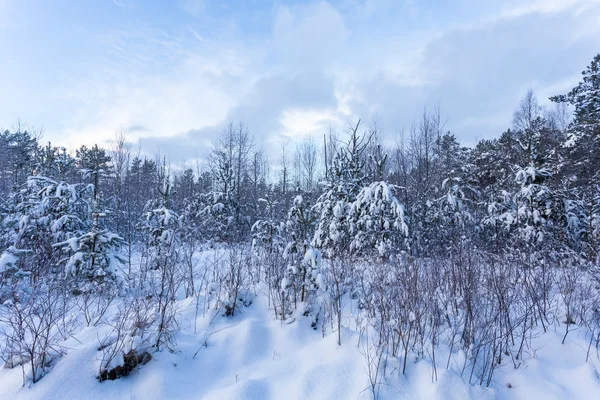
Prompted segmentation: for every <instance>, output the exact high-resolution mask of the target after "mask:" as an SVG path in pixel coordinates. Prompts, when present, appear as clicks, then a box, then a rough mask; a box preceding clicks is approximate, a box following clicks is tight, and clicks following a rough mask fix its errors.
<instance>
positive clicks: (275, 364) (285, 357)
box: [0, 287, 600, 400]
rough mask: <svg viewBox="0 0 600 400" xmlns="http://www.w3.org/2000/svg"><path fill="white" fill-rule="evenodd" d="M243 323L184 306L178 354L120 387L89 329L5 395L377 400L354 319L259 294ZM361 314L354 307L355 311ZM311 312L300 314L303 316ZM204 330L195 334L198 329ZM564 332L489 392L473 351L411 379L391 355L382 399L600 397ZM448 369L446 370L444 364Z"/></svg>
mask: <svg viewBox="0 0 600 400" xmlns="http://www.w3.org/2000/svg"><path fill="white" fill-rule="evenodd" d="M258 289H259V290H257V293H259V294H258V296H257V297H256V298H255V299H254V301H253V303H252V305H251V306H249V307H246V308H243V309H242V312H241V313H240V314H239V315H238V316H236V317H234V318H225V317H222V316H221V315H220V314H218V313H215V312H214V311H213V312H209V313H207V315H206V316H204V317H202V315H200V316H198V318H197V319H196V317H195V304H194V301H193V300H192V299H187V300H181V301H180V302H179V303H180V304H179V307H180V310H181V312H182V315H181V318H180V324H181V328H182V329H181V331H180V332H179V334H178V336H177V341H178V349H177V351H176V352H174V353H170V352H168V351H162V352H158V353H153V354H152V356H153V358H152V360H151V361H150V362H149V363H148V364H146V365H144V366H142V367H140V368H138V369H137V370H135V371H134V373H133V374H132V375H131V376H129V377H127V378H122V379H119V380H116V381H106V382H102V383H100V382H98V381H97V380H96V379H95V376H96V375H97V373H98V370H97V368H98V364H99V361H100V357H101V352H99V351H98V350H97V347H98V338H99V337H104V336H103V335H104V334H106V327H102V326H100V327H96V328H93V327H88V328H85V329H83V330H82V331H81V332H80V333H78V334H77V335H76V336H75V338H72V339H69V340H68V341H67V342H66V343H65V346H66V347H68V348H69V352H68V354H67V355H65V356H63V357H62V358H61V359H60V360H59V361H58V362H57V363H56V365H55V366H54V367H53V369H52V370H51V371H50V372H49V373H48V375H46V376H45V377H44V378H42V379H41V380H40V381H39V382H38V383H36V384H35V385H33V386H31V387H28V386H26V387H22V380H21V379H22V376H21V371H20V369H19V368H14V369H2V370H0V398H2V399H15V400H19V399H33V400H35V399H48V400H55V399H56V400H58V399H96V398H102V399H106V400H113V399H123V398H128V399H144V400H153V399H157V400H158V399H187V398H196V399H279V398H286V399H370V398H371V394H370V389H369V382H368V378H367V375H366V372H365V371H366V369H365V368H366V364H365V358H364V342H363V343H362V344H359V335H358V333H357V331H356V330H355V329H349V328H347V327H345V326H346V325H347V326H351V325H352V324H351V318H349V317H350V316H349V315H346V316H345V317H344V321H345V322H344V325H345V326H343V327H342V344H341V346H338V345H337V343H336V336H337V334H333V333H331V332H329V331H328V333H327V334H326V335H325V337H324V338H323V337H322V332H321V329H320V328H319V329H317V330H314V329H312V328H311V319H310V318H306V317H303V316H302V315H301V314H299V313H296V315H295V320H293V322H291V323H289V324H287V323H283V322H282V321H279V320H274V319H273V314H272V310H270V309H269V304H268V300H267V297H266V296H264V295H262V294H260V293H261V291H262V290H264V288H260V287H259V288H258ZM349 308H352V307H349ZM301 311H302V308H300V310H299V312H301ZM195 325H196V327H197V329H196V332H197V333H194V326H195ZM560 329H561V328H560V327H556V331H555V330H551V331H550V332H548V333H545V334H541V333H539V332H538V337H537V338H535V339H534V346H533V347H532V348H533V349H535V350H533V352H532V353H531V354H528V355H527V357H526V358H525V359H524V361H522V364H521V365H520V367H519V368H518V369H514V368H513V366H512V364H511V363H503V365H502V366H501V367H499V369H498V372H497V374H495V375H494V379H493V381H492V384H491V386H490V387H489V388H485V387H481V386H479V385H469V384H468V383H467V379H465V378H461V376H460V370H461V368H462V362H463V361H464V354H461V353H458V354H455V356H454V357H452V359H451V362H450V368H449V369H448V370H447V369H446V368H445V360H446V359H447V357H448V349H447V348H444V347H440V349H439V359H440V360H442V359H443V360H444V362H439V365H438V366H437V373H438V379H437V381H432V365H431V363H430V362H427V361H423V360H421V359H420V358H418V357H416V355H414V354H412V355H410V356H409V360H408V367H407V374H406V376H403V375H402V374H401V373H400V372H399V371H401V365H400V363H401V359H400V358H398V359H392V358H390V359H388V361H387V363H386V365H385V369H386V378H385V379H384V380H383V381H382V384H381V385H380V386H379V397H378V398H380V399H398V398H410V399H433V400H435V399H544V400H550V399H596V398H597V393H599V392H600V380H599V378H598V368H599V367H600V361H599V360H598V359H597V358H596V357H595V356H592V357H590V361H589V362H586V361H585V358H586V357H585V355H586V348H587V346H586V340H585V338H584V336H585V335H584V334H579V335H578V334H577V333H576V332H572V334H571V335H570V336H569V337H568V338H567V341H566V342H565V344H564V345H561V339H562V337H561V333H560ZM442 364H444V365H442Z"/></svg>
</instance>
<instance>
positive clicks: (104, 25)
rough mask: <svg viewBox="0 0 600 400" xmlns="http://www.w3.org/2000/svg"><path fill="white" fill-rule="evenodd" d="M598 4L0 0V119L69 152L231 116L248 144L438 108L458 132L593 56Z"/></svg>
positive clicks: (154, 138)
mask: <svg viewBox="0 0 600 400" xmlns="http://www.w3.org/2000/svg"><path fill="white" fill-rule="evenodd" d="M599 37H600V1H596V0H582V1H577V0H539V1H538V0H504V1H499V0H486V1H480V0H454V1H451V0H421V1H419V0H337V1H333V0H331V1H328V2H327V1H287V0H279V1H267V0H254V1H242V0H236V1H216V0H214V1H211V0H180V1H158V0H156V1H150V0H96V1H92V0H86V1H74V0H55V1H46V0H0V127H4V128H10V127H11V126H12V125H13V124H14V123H15V121H17V120H18V119H20V120H22V121H25V122H27V123H29V124H33V125H35V126H37V127H43V128H44V138H45V139H47V140H51V141H52V142H53V143H56V144H61V145H66V146H69V147H71V148H73V147H75V146H78V145H80V144H82V143H89V144H91V143H96V142H97V143H105V142H106V141H107V140H110V139H112V138H114V136H115V132H117V131H123V132H125V134H126V137H127V139H128V140H129V141H131V142H135V143H137V142H141V145H142V148H143V149H144V150H146V151H148V152H153V151H156V149H157V148H160V150H161V152H163V153H167V154H168V155H169V157H170V158H171V161H173V162H180V161H184V160H188V159H190V158H192V157H194V156H195V155H198V154H202V153H204V152H205V151H206V148H207V147H208V146H209V144H210V142H211V141H212V140H213V139H214V138H215V137H216V136H217V135H218V134H219V132H220V131H221V130H222V129H223V126H224V125H225V124H226V123H227V121H231V120H233V121H239V120H242V121H244V122H245V123H246V125H247V126H248V127H249V129H250V130H251V131H252V132H253V133H254V135H255V137H256V140H257V142H258V143H260V144H262V145H263V146H265V147H266V148H267V149H269V148H274V147H275V143H278V142H279V141H280V140H281V138H282V137H285V136H287V137H291V138H302V137H305V136H308V135H313V136H318V135H321V134H322V133H323V132H324V131H326V130H327V129H328V127H329V126H330V125H334V126H338V127H340V128H344V127H345V126H347V124H349V123H351V122H355V121H356V120H357V119H358V118H362V119H363V120H367V121H368V120H371V119H372V118H377V120H378V122H379V124H380V126H382V127H383V129H384V131H385V132H386V133H387V134H388V135H390V136H391V135H393V134H394V133H395V132H397V131H398V130H399V129H402V128H403V127H404V128H406V127H409V126H410V124H411V123H412V121H413V120H414V119H415V117H418V115H419V114H420V113H422V111H423V107H424V106H429V107H431V106H436V105H439V106H440V107H441V109H442V111H443V113H444V114H445V115H446V116H447V117H448V123H447V125H446V127H447V128H449V129H450V130H451V131H452V132H453V133H455V134H456V135H457V136H458V137H459V138H460V139H461V140H463V142H465V143H473V142H474V141H476V140H478V139H482V138H488V137H493V136H496V135H498V134H499V133H500V132H501V131H502V130H503V129H505V128H506V127H508V126H509V125H510V121H511V114H512V110H513V109H514V108H515V106H516V104H517V102H518V101H519V99H520V98H521V97H522V96H523V95H524V94H525V92H526V91H527V89H528V88H532V89H533V90H534V91H535V92H536V93H537V94H538V96H539V97H540V98H542V99H545V98H547V97H548V96H550V95H553V94H557V93H563V92H565V91H567V90H568V89H569V88H571V87H572V86H573V85H574V84H575V83H576V82H577V81H578V79H579V75H580V72H581V71H582V70H583V69H584V67H585V66H586V65H587V64H588V63H589V62H590V61H591V59H592V58H593V56H594V55H595V54H597V53H598V52H600V40H599V39H598V38H599Z"/></svg>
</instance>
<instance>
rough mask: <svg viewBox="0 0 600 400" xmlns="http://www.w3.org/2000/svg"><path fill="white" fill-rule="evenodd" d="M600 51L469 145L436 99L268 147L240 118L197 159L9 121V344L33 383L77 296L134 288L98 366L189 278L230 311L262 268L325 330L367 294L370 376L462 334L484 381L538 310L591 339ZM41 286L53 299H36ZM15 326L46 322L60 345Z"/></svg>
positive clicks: (1, 293)
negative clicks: (206, 256) (416, 112)
mask: <svg viewBox="0 0 600 400" xmlns="http://www.w3.org/2000/svg"><path fill="white" fill-rule="evenodd" d="M599 66H600V55H598V56H596V57H595V58H594V60H593V61H592V63H591V64H590V65H589V66H588V67H587V68H586V70H585V71H583V78H582V81H581V82H580V83H579V84H578V85H577V86H576V87H575V88H573V90H571V91H570V92H569V93H568V94H566V95H559V96H555V97H552V98H551V100H552V101H553V102H554V103H555V104H556V107H555V108H553V109H552V110H548V109H546V108H544V107H542V106H541V105H540V104H539V102H538V99H537V98H536V96H535V95H534V94H533V93H532V92H529V93H528V94H527V95H526V96H525V97H524V98H523V99H522V101H521V102H520V103H519V104H518V106H517V108H516V111H515V113H514V119H513V123H512V127H511V128H510V129H508V130H507V131H505V132H504V133H502V134H501V135H500V137H499V138H497V139H492V140H482V141H480V142H478V143H477V144H476V145H475V146H473V147H471V148H469V147H465V146H463V145H461V144H460V142H459V141H458V140H457V139H456V137H455V136H454V135H453V134H452V133H450V132H448V131H446V130H445V129H444V121H443V116H442V113H441V112H440V111H439V110H437V109H436V110H433V111H427V110H426V111H424V113H423V115H422V116H421V117H420V118H419V119H418V120H417V121H416V122H415V123H414V124H413V125H412V126H411V128H410V129H409V130H408V131H405V132H401V133H399V134H397V135H396V136H395V141H396V145H394V146H389V145H386V142H385V141H384V137H383V133H382V132H381V131H380V129H379V128H378V126H377V124H376V123H373V124H371V126H369V127H367V128H366V129H364V128H363V125H362V124H360V123H359V124H357V125H356V126H354V127H352V128H351V129H348V131H347V132H346V133H343V134H342V133H340V134H337V133H336V132H335V131H333V130H332V131H331V132H330V133H329V134H328V135H326V136H325V137H324V140H323V144H322V145H321V144H317V143H316V141H314V140H313V139H306V140H304V141H303V142H302V143H300V144H298V145H297V146H296V148H295V149H293V150H292V149H290V146H288V145H286V144H282V146H281V150H282V151H281V155H280V156H279V157H276V159H275V160H273V159H272V158H271V159H270V158H269V157H267V155H266V154H265V152H264V151H261V150H260V149H259V148H258V147H257V146H256V145H255V143H254V138H253V135H252V134H251V133H250V131H249V130H248V128H247V127H246V126H245V125H244V124H242V123H239V124H233V123H232V124H230V125H229V126H228V127H227V128H226V129H225V131H224V132H223V133H222V135H221V137H220V138H219V140H218V141H217V142H215V143H214V146H213V148H212V149H211V150H210V152H209V155H208V156H207V158H206V160H203V161H202V162H200V163H198V165H197V166H196V167H195V168H171V167H170V166H169V164H168V163H167V162H166V160H165V159H164V158H162V159H161V158H158V157H157V158H148V157H142V156H140V155H134V154H132V152H131V150H130V149H129V147H128V145H127V143H126V142H125V139H124V138H122V137H121V138H118V139H117V140H116V141H115V143H113V145H112V147H111V148H109V149H104V148H100V147H98V146H93V147H91V148H88V147H85V146H83V147H81V148H80V149H78V150H77V151H76V154H75V155H72V154H69V153H67V152H66V150H65V149H64V148H60V147H55V146H53V145H51V144H49V143H48V144H42V143H40V141H39V139H38V138H37V137H36V136H35V135H34V134H32V133H31V132H28V131H27V130H25V129H16V130H12V131H8V130H7V131H5V132H3V133H2V134H0V229H1V231H0V248H1V249H2V250H3V253H2V256H1V258H0V276H1V280H0V298H1V299H2V301H3V302H4V306H3V309H2V313H1V314H2V318H1V319H2V322H3V323H4V324H5V326H8V327H9V328H6V329H4V330H3V332H4V334H5V343H6V346H5V347H4V349H3V357H4V359H5V361H6V362H7V365H22V366H23V365H24V364H25V363H30V365H31V374H32V375H31V379H32V380H33V381H34V382H35V380H36V379H37V378H39V377H41V376H42V375H43V370H44V369H45V368H46V367H47V366H48V365H50V363H49V362H48V360H47V358H52V357H54V355H55V354H53V353H52V351H50V349H51V348H52V349H56V348H58V347H59V346H58V343H59V342H60V340H59V339H60V337H61V335H67V332H71V331H72V330H71V329H67V328H66V327H65V326H66V325H68V324H66V322H65V316H66V315H71V314H72V313H71V311H72V309H71V308H69V307H75V305H77V307H78V309H79V310H80V311H81V313H82V315H84V316H85V321H86V323H87V324H98V323H108V322H101V321H102V318H103V316H104V312H105V311H106V309H107V308H108V305H109V304H111V302H112V301H113V300H114V299H115V298H121V297H123V296H125V297H126V298H128V299H129V301H126V302H124V304H126V306H123V308H122V309H121V310H120V312H119V314H118V315H117V316H116V317H115V318H116V319H111V321H110V324H112V325H111V326H113V328H114V330H115V332H118V333H119V335H117V336H116V337H117V339H115V340H114V341H108V342H110V343H108V342H107V343H104V344H103V346H105V347H104V349H108V350H105V353H104V354H105V355H106V357H105V358H104V359H103V362H102V365H101V368H100V373H99V376H101V377H102V376H105V377H106V376H108V374H109V372H110V371H111V370H112V369H114V368H112V367H114V365H113V364H112V363H113V362H114V359H115V357H116V354H119V352H122V353H127V354H129V353H128V352H129V351H134V350H135V352H139V354H143V353H142V352H145V351H147V350H148V349H149V348H154V349H156V350H160V349H161V348H163V347H167V348H170V346H172V345H173V344H174V343H175V336H174V332H175V331H176V325H177V311H176V299H177V298H178V296H179V295H178V293H181V292H183V293H184V296H185V297H190V296H196V297H197V298H200V297H202V299H203V301H204V302H205V303H206V304H207V307H209V306H208V305H210V307H214V308H216V309H218V310H222V311H223V312H224V313H225V314H226V315H234V314H235V313H236V312H237V310H239V309H240V307H243V306H244V305H247V304H248V301H247V300H248V296H249V295H250V293H251V292H252V291H251V290H250V287H251V286H253V285H257V284H264V285H266V287H267V292H268V294H269V296H270V299H271V300H272V301H271V304H272V306H273V311H274V315H275V317H276V318H281V319H289V318H292V317H293V318H295V317H296V316H298V315H299V314H298V313H299V312H300V311H301V313H300V315H305V316H310V317H311V318H314V326H315V328H317V326H320V327H321V328H322V329H323V332H324V334H325V332H326V330H327V329H328V328H327V326H329V325H328V324H330V325H331V327H332V328H331V329H333V330H334V331H336V332H337V334H338V335H339V336H338V342H340V343H341V324H342V318H341V315H342V312H343V310H344V302H347V301H349V298H351V299H354V300H357V301H359V303H360V309H361V310H363V311H362V312H361V313H360V317H357V320H356V328H357V329H359V330H360V331H361V332H363V333H364V335H366V336H365V338H366V339H365V342H364V343H366V344H365V345H364V346H365V347H364V353H365V359H366V360H368V363H369V365H370V368H369V371H370V372H369V373H370V374H374V375H373V376H371V375H370V376H369V379H370V381H371V383H372V390H373V394H374V395H376V389H377V388H378V387H379V384H380V379H382V377H381V374H382V372H381V370H380V366H381V365H380V362H381V360H382V359H384V358H386V357H394V358H398V359H402V360H403V362H404V366H403V368H402V370H403V371H404V370H405V368H406V360H407V359H408V355H409V353H411V352H412V353H415V354H416V355H417V357H421V358H428V359H430V360H432V363H433V365H434V369H433V370H434V371H436V365H438V364H439V365H442V364H443V366H444V367H447V368H449V367H450V364H451V363H450V359H451V356H452V354H453V352H456V351H458V350H459V349H463V350H464V351H465V354H466V356H465V359H464V366H462V371H461V373H462V374H464V373H465V371H466V373H468V374H469V375H468V376H469V381H474V382H479V383H481V384H489V382H490V380H491V378H492V374H493V371H494V369H495V368H496V367H497V366H498V365H499V364H501V363H502V362H503V361H502V360H504V359H510V360H511V363H513V364H514V366H515V367H518V365H519V364H520V360H521V359H522V358H523V357H524V355H523V354H524V352H525V351H526V349H527V346H528V343H530V341H531V335H530V333H531V331H532V330H533V329H536V327H540V326H541V327H542V329H543V330H546V329H547V328H548V326H550V325H552V324H555V323H558V324H561V323H564V325H565V330H566V332H565V337H566V335H567V333H568V332H569V327H570V325H572V324H575V323H577V324H581V325H585V326H586V327H587V328H588V329H589V332H590V347H591V345H592V343H594V342H595V343H596V347H597V346H598V344H599V342H600V329H599V327H600V317H599V316H598V314H599V313H598V312H597V310H596V308H595V306H594V305H593V301H595V300H594V299H598V293H597V292H598V291H597V287H596V286H595V285H596V284H595V282H597V279H598V277H599V275H598V274H597V272H596V269H597V267H598V266H599V262H600V261H599V259H598V251H599V250H600V95H599V93H600V75H599V71H598V69H599ZM569 110H572V111H573V113H572V117H571V116H570V113H569ZM275 163H276V164H278V165H280V167H281V168H279V169H277V170H276V171H275V170H274V169H273V168H271V167H272V165H274V164H275ZM209 248H211V249H225V250H224V251H225V253H226V255H223V256H222V258H221V259H220V260H219V261H217V260H213V261H214V262H213V263H212V264H208V263H206V262H205V263H204V264H202V265H200V264H199V262H198V261H197V254H198V252H199V251H200V250H202V249H209ZM225 253H224V254H225ZM136 254H139V255H140V260H141V261H140V262H139V263H138V262H133V261H132V260H133V259H134V257H133V256H134V255H136ZM215 257H216V256H215ZM47 298H52V299H62V300H54V302H48V301H46V300H44V299H47ZM144 299H151V301H150V300H148V301H145V300H144ZM41 302H43V303H44V304H46V305H47V307H54V306H56V309H53V310H54V312H53V313H48V312H47V310H46V314H44V315H40V314H39V305H40V304H41ZM36 307H37V308H36ZM36 310H37V311H36ZM57 310H62V311H60V312H59V311H57ZM299 310H300V311H299ZM48 314H51V315H48ZM27 318H33V319H34V320H36V321H37V320H40V321H45V322H44V324H41V323H40V324H33V325H34V327H36V329H38V328H39V329H41V331H40V332H38V331H36V332H27V333H26V334H25V333H23V332H22V331H27V330H28V329H29V330H31V325H30V324H27V323H26V321H27ZM140 319H142V320H143V321H141V320H140ZM60 321H62V322H60ZM132 321H134V322H135V323H134V322H132ZM142 322H143V323H142ZM61 323H62V324H65V326H63V327H62V328H59V325H60V324H61ZM73 324H75V323H74V322H73ZM140 326H143V328H141V327H140ZM41 327H44V328H43V329H42V328H41ZM44 329H45V330H44ZM123 331H127V332H128V333H129V335H130V336H131V337H137V338H138V339H136V341H135V344H134V343H133V342H132V343H129V344H125V343H124V342H123V340H124V339H122V335H120V333H122V332H123ZM57 332H58V333H57ZM149 332H151V333H149ZM369 332H372V333H369ZM19 335H21V336H19ZM370 335H371V336H370ZM372 335H375V336H374V338H373V336H372ZM18 337H43V338H45V343H46V344H48V346H49V347H48V348H45V349H44V350H40V347H37V348H32V346H31V343H29V342H27V340H25V339H23V340H21V339H18ZM111 337H112V336H111ZM361 337H362V336H361ZM369 338H370V339H369ZM111 340H112V339H111ZM119 340H121V342H119ZM441 342H444V343H447V344H448V346H449V347H450V349H451V350H450V356H448V362H447V363H442V362H441V361H439V360H438V361H436V359H435V348H436V346H439V345H440V343H441ZM50 343H52V344H53V346H50V345H49V344H50ZM141 343H144V345H141ZM54 345H56V346H54ZM55 352H58V353H60V352H59V351H55ZM117 358H118V357H117ZM371 367H372V368H371ZM111 368H112V369H111ZM114 374H116V373H114ZM383 376H385V373H383Z"/></svg>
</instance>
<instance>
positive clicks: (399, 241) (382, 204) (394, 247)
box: [348, 181, 408, 260]
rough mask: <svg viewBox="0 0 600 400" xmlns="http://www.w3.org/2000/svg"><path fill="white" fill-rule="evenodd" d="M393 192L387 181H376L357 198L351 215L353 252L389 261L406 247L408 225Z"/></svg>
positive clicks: (350, 211)
mask: <svg viewBox="0 0 600 400" xmlns="http://www.w3.org/2000/svg"><path fill="white" fill-rule="evenodd" d="M392 189H393V187H391V186H390V185H388V184H387V182H383V181H381V182H373V183H372V184H370V185H369V186H367V187H365V188H363V189H361V191H360V192H359V193H358V195H357V196H356V200H355V201H354V202H353V203H352V204H351V206H350V209H349V213H348V220H349V226H350V232H349V233H350V235H351V236H352V241H351V243H350V250H351V251H352V252H355V253H357V254H358V255H360V256H367V257H368V256H372V255H377V256H379V257H380V258H382V259H384V260H386V259H388V258H389V256H390V255H393V254H394V253H396V252H397V251H398V250H399V249H400V248H402V247H403V246H404V243H403V242H404V240H403V239H404V238H405V237H406V236H407V235H408V226H407V225H406V222H405V220H404V207H403V206H402V205H401V204H400V202H399V201H398V199H397V198H396V196H394V194H393V193H392Z"/></svg>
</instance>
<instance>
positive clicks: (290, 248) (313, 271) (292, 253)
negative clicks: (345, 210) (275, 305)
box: [281, 195, 321, 306]
mask: <svg viewBox="0 0 600 400" xmlns="http://www.w3.org/2000/svg"><path fill="white" fill-rule="evenodd" d="M314 225H315V216H314V214H313V210H312V208H311V205H310V201H308V200H304V198H303V197H302V196H301V195H298V196H296V197H295V198H294V202H293V204H292V207H291V208H290V210H289V212H288V216H287V221H286V223H285V227H286V234H287V235H286V236H287V244H286V247H285V251H284V254H283V255H284V258H285V259H286V260H287V262H288V267H287V270H286V277H285V279H284V280H283V281H282V282H281V289H282V290H283V291H285V292H287V294H288V302H289V303H290V304H291V302H292V300H293V303H294V306H295V305H296V301H297V300H299V301H300V302H305V301H306V300H307V299H308V298H312V297H313V294H314V292H315V291H316V290H317V289H318V285H317V278H318V274H319V268H320V264H321V263H320V253H319V252H318V250H316V249H314V248H313V247H312V245H311V244H310V236H311V235H312V233H313V230H314ZM290 295H291V296H290Z"/></svg>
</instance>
